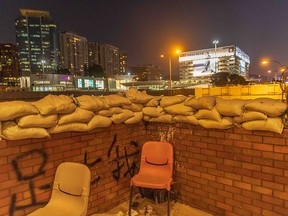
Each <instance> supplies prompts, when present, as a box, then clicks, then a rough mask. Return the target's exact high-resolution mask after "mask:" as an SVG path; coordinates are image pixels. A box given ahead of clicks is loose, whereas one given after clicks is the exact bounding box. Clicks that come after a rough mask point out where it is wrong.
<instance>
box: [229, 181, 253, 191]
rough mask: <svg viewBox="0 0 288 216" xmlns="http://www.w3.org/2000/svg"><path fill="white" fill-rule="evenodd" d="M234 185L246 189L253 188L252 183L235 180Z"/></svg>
mask: <svg viewBox="0 0 288 216" xmlns="http://www.w3.org/2000/svg"><path fill="white" fill-rule="evenodd" d="M233 186H234V187H237V188H241V189H244V190H251V184H248V183H244V182H239V181H234V182H233Z"/></svg>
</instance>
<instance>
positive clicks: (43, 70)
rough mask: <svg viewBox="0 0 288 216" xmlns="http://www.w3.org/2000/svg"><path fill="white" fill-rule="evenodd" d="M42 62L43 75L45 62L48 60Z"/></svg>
mask: <svg viewBox="0 0 288 216" xmlns="http://www.w3.org/2000/svg"><path fill="white" fill-rule="evenodd" d="M41 63H42V73H43V75H44V64H45V63H46V61H45V60H42V61H41Z"/></svg>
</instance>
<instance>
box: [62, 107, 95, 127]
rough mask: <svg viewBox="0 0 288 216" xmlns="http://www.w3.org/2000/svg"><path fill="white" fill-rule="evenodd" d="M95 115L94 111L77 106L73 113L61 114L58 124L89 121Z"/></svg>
mask: <svg viewBox="0 0 288 216" xmlns="http://www.w3.org/2000/svg"><path fill="white" fill-rule="evenodd" d="M93 116H94V112H92V111H88V110H86V109H81V108H79V107H77V108H76V109H75V111H74V112H73V113H70V114H66V115H59V121H58V124H59V125H61V124H69V123H87V122H89V121H90V120H91V119H92V117H93Z"/></svg>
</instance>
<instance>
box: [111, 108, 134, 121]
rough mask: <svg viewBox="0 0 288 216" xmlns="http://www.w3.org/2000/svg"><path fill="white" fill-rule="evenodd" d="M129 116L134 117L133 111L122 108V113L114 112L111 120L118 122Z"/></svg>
mask: <svg viewBox="0 0 288 216" xmlns="http://www.w3.org/2000/svg"><path fill="white" fill-rule="evenodd" d="M131 117H134V113H133V112H132V111H131V110H123V112H122V113H119V114H114V115H113V116H112V117H111V120H112V122H113V123H114V124H120V123H122V122H124V121H126V120H127V119H129V118H131Z"/></svg>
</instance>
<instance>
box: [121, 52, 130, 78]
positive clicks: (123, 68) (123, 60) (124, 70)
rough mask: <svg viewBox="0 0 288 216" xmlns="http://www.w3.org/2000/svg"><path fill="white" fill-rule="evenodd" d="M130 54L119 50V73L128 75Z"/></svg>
mask: <svg viewBox="0 0 288 216" xmlns="http://www.w3.org/2000/svg"><path fill="white" fill-rule="evenodd" d="M127 59H128V55H127V52H126V51H120V52H119V67H120V68H119V69H120V71H119V73H120V75H127V73H128V62H127Z"/></svg>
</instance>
